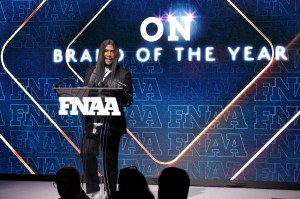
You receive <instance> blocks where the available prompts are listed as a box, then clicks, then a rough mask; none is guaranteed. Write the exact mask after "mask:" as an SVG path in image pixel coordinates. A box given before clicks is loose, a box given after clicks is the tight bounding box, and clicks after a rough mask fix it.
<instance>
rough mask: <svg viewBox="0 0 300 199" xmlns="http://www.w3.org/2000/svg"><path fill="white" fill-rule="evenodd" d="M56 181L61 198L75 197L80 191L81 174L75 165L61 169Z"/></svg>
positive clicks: (70, 198) (72, 198)
mask: <svg viewBox="0 0 300 199" xmlns="http://www.w3.org/2000/svg"><path fill="white" fill-rule="evenodd" d="M55 183H56V186H57V191H58V194H59V195H60V196H61V199H74V198H75V197H76V196H77V195H78V194H79V193H80V192H81V190H82V189H81V186H80V174H79V172H78V171H77V170H76V169H75V168H73V167H64V168H61V169H59V170H58V171H57V172H56V175H55Z"/></svg>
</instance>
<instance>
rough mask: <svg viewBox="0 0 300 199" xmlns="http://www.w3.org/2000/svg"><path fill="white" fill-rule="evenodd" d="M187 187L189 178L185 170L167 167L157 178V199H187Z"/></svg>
mask: <svg viewBox="0 0 300 199" xmlns="http://www.w3.org/2000/svg"><path fill="white" fill-rule="evenodd" d="M189 187H190V178H189V176H188V174H187V172H186V171H185V170H183V169H180V168H176V167H167V168H165V169H164V170H163V171H162V172H161V174H160V176H159V178H158V199H170V198H172V199H187V197H188V193H189Z"/></svg>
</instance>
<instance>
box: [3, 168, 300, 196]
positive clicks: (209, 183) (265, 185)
mask: <svg viewBox="0 0 300 199" xmlns="http://www.w3.org/2000/svg"><path fill="white" fill-rule="evenodd" d="M0 180H14V181H51V182H53V181H54V180H55V176H54V175H38V174H36V175H30V174H0ZM147 181H148V184H149V185H157V184H158V178H147ZM191 186H195V187H232V188H234V187H237V188H238V187H240V188H255V189H283V190H300V183H299V182H267V181H266V182H264V181H260V182H258V181H238V180H232V181H231V180H191ZM299 198H300V196H299Z"/></svg>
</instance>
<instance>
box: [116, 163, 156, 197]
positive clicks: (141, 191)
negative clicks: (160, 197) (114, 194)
mask: <svg viewBox="0 0 300 199" xmlns="http://www.w3.org/2000/svg"><path fill="white" fill-rule="evenodd" d="M118 182H119V193H118V195H119V196H120V197H119V198H131V199H137V198H143V199H154V196H153V194H152V193H151V191H150V190H149V187H148V183H147V181H146V178H145V176H144V175H143V174H142V173H141V172H140V171H138V170H137V169H136V167H128V168H124V169H121V171H120V174H119V179H118Z"/></svg>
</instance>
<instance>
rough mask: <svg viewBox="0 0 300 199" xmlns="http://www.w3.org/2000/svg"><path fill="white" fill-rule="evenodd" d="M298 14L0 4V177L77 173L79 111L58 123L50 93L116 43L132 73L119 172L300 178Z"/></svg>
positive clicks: (183, 4)
mask: <svg viewBox="0 0 300 199" xmlns="http://www.w3.org/2000/svg"><path fill="white" fill-rule="evenodd" d="M299 9H300V6H299V2H298V1H297V0H290V1H286V0H268V1H267V0H249V1H248V0H247V1H246V0H245V1H229V0H228V1H226V0H188V1H182V0H178V1H177V0H134V1H133V0H113V1H105V0H84V1H79V0H48V1H42V0H10V1H6V0H1V1H0V25H1V29H0V31H1V37H0V42H1V46H2V49H1V50H2V51H1V64H2V67H1V68H0V134H1V140H0V154H1V157H0V173H1V174H32V175H33V174H41V175H52V174H55V172H56V171H57V170H58V169H59V168H61V167H64V166H74V167H76V168H78V169H79V170H82V166H81V160H80V155H79V150H80V145H81V139H82V115H59V114H58V113H59V108H60V103H59V100H58V96H57V95H56V93H55V91H54V90H53V87H54V86H55V85H56V84H57V83H58V82H59V81H61V80H64V82H63V83H62V85H61V87H66V88H73V87H74V88H75V87H80V86H82V81H81V80H82V79H81V78H83V77H84V71H85V70H86V68H87V67H89V66H90V65H93V64H95V63H96V60H97V56H96V55H97V49H98V47H99V45H100V43H101V42H102V41H103V40H105V39H108V38H111V39H114V40H116V41H117V42H118V43H119V46H120V55H121V57H120V59H119V64H120V65H121V66H123V67H124V68H127V69H128V70H130V71H131V73H132V75H133V93H134V96H133V97H134V103H133V104H132V105H131V106H130V107H128V108H126V118H127V128H128V133H127V134H126V135H125V136H123V137H122V139H121V143H120V149H119V168H123V167H127V166H131V165H135V166H137V167H138V169H139V170H140V171H142V172H143V173H144V174H145V176H147V177H157V176H158V175H159V172H160V171H161V170H162V169H163V168H164V167H167V166H176V167H180V168H184V169H185V170H186V171H188V173H189V175H190V177H191V178H192V179H195V180H205V179H212V180H215V179H221V180H230V179H231V180H233V179H235V180H250V181H271V182H300V164H299V162H300V135H299V131H300V125H299V118H298V117H297V113H298V112H299V109H300V106H299V101H300V98H299V97H300V79H299V74H300V70H299V69H300V56H299V35H298V34H299V32H300V17H299V16H300V14H299V13H300V12H299V11H300V10H299ZM32 13H33V15H31V14H32ZM28 17H29V18H28ZM297 35H298V37H297ZM76 74H78V76H79V77H76ZM294 116H295V117H294ZM99 160H100V161H99V168H101V156H99Z"/></svg>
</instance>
